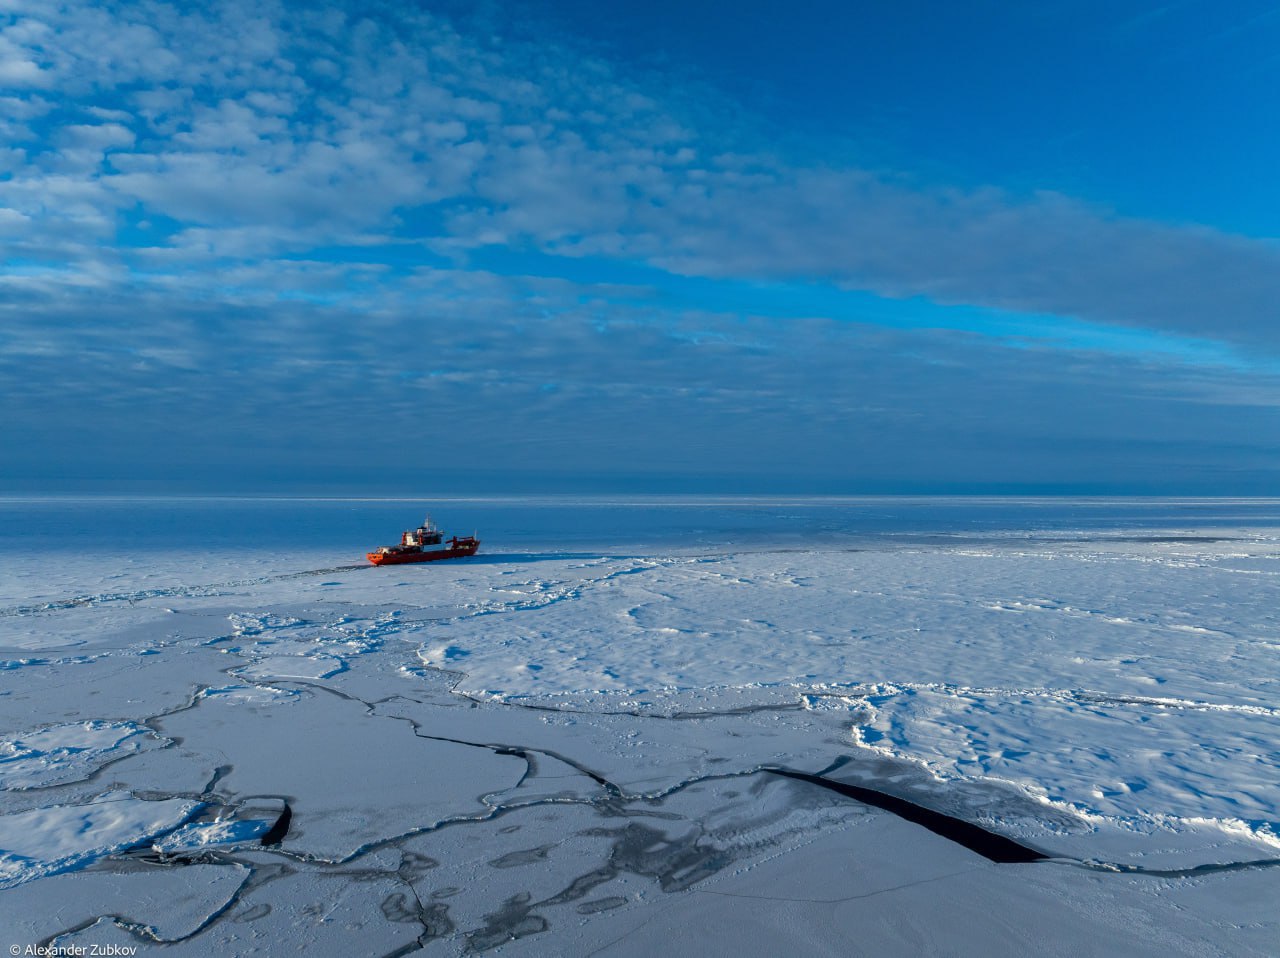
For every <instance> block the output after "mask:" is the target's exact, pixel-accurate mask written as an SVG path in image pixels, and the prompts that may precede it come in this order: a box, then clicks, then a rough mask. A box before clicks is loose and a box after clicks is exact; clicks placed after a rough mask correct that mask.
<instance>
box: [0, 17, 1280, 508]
mask: <svg viewBox="0 0 1280 958" xmlns="http://www.w3.org/2000/svg"><path fill="white" fill-rule="evenodd" d="M1277 102H1280V5H1276V4H1274V3H1255V2H1248V0H1244V2H1237V3H1232V4H1221V3H1209V2H1201V0H1179V2H1170V3H1125V2H1107V3H1103V2H1084V0H1080V2H1070V0H1068V2H1046V3H1036V4H1022V3H1008V2H1006V3H993V2H983V0H975V2H973V3H966V4H942V3H936V2H933V3H926V2H917V0H905V2H901V3H893V4H885V3H869V2H867V3H862V2H827V0H788V2H786V3H783V2H776V0H735V2H733V3H729V2H725V0H704V2H701V3H697V4H688V3H678V4H677V3H674V2H670V0H648V2H644V3H639V2H630V0H618V2H615V3H611V4H607V5H602V4H599V3H598V2H595V0H592V2H588V0H503V2H490V0H478V2H475V0H473V2H463V0H441V2H439V3H428V2H423V3H413V2H400V3H394V4H392V3H386V4H380V3H369V2H362V3H337V2H326V0H316V2H309V3H297V2H291V0H290V2H277V0H253V2H248V0H202V2H199V3H196V2H186V0H184V2H152V0H134V2H111V0H95V2H58V0H38V2H34V0H0V244H3V250H4V252H3V257H4V267H3V270H0V491H7V492H44V491H58V492H63V491H68V492H80V491H134V490H144V491H172V492H215V493H216V492H227V493H246V492H268V493H275V492H280V493H325V494H369V495H382V494H411V495H418V494H426V493H430V492H467V491H474V492H481V493H484V492H496V491H501V492H521V491H529V492H564V493H578V492H708V493H787V494H795V493H817V494H862V493H907V494H918V493H938V494H952V493H958V494H969V493H1010V494H1173V495H1184V494H1185V495H1274V494H1280V422H1278V420H1277V412H1278V411H1280V408H1278V407H1280V235H1278V234H1280V226H1278V225H1277V224H1280V177H1277V175H1276V171H1277V170H1280V113H1277V112H1276V110H1275V104H1276V103H1277Z"/></svg>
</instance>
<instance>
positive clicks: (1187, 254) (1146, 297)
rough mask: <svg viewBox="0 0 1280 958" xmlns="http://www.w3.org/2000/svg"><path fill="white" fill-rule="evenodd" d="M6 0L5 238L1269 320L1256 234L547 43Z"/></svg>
mask: <svg viewBox="0 0 1280 958" xmlns="http://www.w3.org/2000/svg"><path fill="white" fill-rule="evenodd" d="M18 9H19V10H25V11H27V12H28V13H29V14H30V16H29V17H27V18H26V19H23V20H19V21H18V24H17V26H14V27H10V28H9V29H8V30H7V31H6V33H5V34H4V38H3V41H2V42H3V44H7V47H0V53H5V51H6V50H7V51H8V52H7V53H5V56H7V57H8V59H5V60H4V61H3V62H15V63H17V62H24V63H25V62H32V63H34V62H35V60H36V59H37V58H38V59H39V61H40V63H41V64H42V65H43V69H44V70H45V72H46V73H47V74H48V77H49V78H50V79H51V80H54V81H56V87H55V88H54V89H56V90H57V96H56V97H55V96H53V94H52V93H47V94H44V99H43V100H36V99H34V98H23V97H10V98H8V99H7V100H4V101H0V108H3V109H5V110H7V112H8V113H9V115H10V116H11V117H13V118H14V120H15V121H17V123H18V125H14V126H11V127H10V128H8V131H7V132H9V133H10V135H11V138H12V139H13V142H14V145H15V147H18V148H20V149H22V150H23V151H24V152H23V153H10V154H9V156H8V159H9V162H10V164H11V169H12V172H13V176H12V179H11V180H9V181H7V182H0V203H3V204H5V205H7V206H9V207H11V208H13V209H15V210H18V211H20V212H21V213H22V215H25V216H27V217H29V218H30V229H29V231H28V234H29V235H28V236H27V237H26V240H25V246H24V250H25V252H26V254H27V255H35V253H36V252H37V251H38V250H39V249H41V248H45V249H49V250H54V249H57V251H58V255H59V256H62V257H65V256H66V255H67V253H68V250H69V247H68V246H67V245H66V243H67V241H68V238H69V237H71V236H72V235H74V234H75V232H76V231H80V233H81V239H82V242H81V244H80V246H79V255H81V256H83V257H85V258H86V259H88V260H91V261H92V260H96V259H98V258H101V257H102V256H104V255H116V254H119V253H121V252H128V251H127V250H124V251H121V250H117V249H115V248H114V243H115V238H114V237H115V231H114V230H113V229H112V228H111V226H112V224H118V223H119V222H120V217H121V216H122V215H123V211H125V210H130V211H135V212H134V213H131V215H143V216H146V217H152V218H165V217H167V218H170V219H172V220H174V221H177V223H178V224H179V228H178V229H177V230H176V231H174V232H173V233H172V235H171V237H170V238H169V239H168V240H163V239H157V240H155V241H154V242H153V241H150V240H147V241H139V243H138V245H143V246H147V247H148V248H150V249H151V252H150V253H149V254H148V256H149V257H150V260H151V262H153V263H154V262H159V261H160V258H159V256H158V254H157V252H156V250H155V249H154V248H155V247H157V246H159V245H162V244H163V243H164V242H170V243H172V244H173V246H174V254H173V255H172V256H171V257H170V258H169V259H170V262H171V263H173V264H174V266H173V268H174V269H178V270H185V271H190V270H195V269H198V268H200V261H199V257H200V256H202V255H203V256H205V257H206V258H207V262H206V263H205V268H207V269H217V270H219V271H224V270H226V269H227V268H230V267H232V266H234V265H235V264H234V262H226V261H228V260H229V261H234V260H237V259H239V258H246V257H264V256H266V257H270V256H274V255H279V254H282V253H291V254H295V255H301V256H305V255H307V254H308V252H309V251H310V250H312V249H314V248H316V247H323V246H327V245H333V244H337V243H345V244H362V245H370V244H376V243H377V242H380V241H381V242H390V241H391V240H392V239H393V238H395V239H397V240H399V239H403V238H404V237H405V235H406V234H409V235H412V236H413V237H415V238H417V239H420V240H422V241H423V242H424V243H430V244H431V245H432V247H433V248H434V249H436V250H441V251H449V252H451V253H454V254H457V253H458V252H459V251H465V250H468V249H475V248H478V247H483V246H491V245H504V244H505V245H514V246H523V247H533V248H537V249H542V250H544V251H548V252H552V253H555V254H558V255H563V256H600V257H617V258H621V259H624V260H628V261H632V260H642V261H647V262H649V263H652V264H655V265H657V266H660V267H662V268H665V269H669V270H673V271H676V272H682V273H687V274H692V275H701V276H710V277H734V278H747V279H761V280H767V279H787V280H801V281H812V282H818V283H833V284H838V285H844V286H848V287H854V288H861V289H868V290H871V291H875V292H878V293H880V294H883V295H887V296H895V297H910V296H927V297H930V298H933V299H935V300H937V301H940V302H943V303H954V304H975V305H981V306H993V307H999V308H1002V309H1006V310H1013V311H1027V312H1032V313H1057V314H1062V315H1069V316H1078V317H1082V318H1085V319H1091V320H1095V321H1104V322H1110V323H1115V324H1120V325H1128V326H1133V327H1141V328H1150V329H1156V330H1166V331H1169V330H1171V331H1177V332H1181V333H1190V334H1194V335H1201V336H1213V337H1220V338H1225V339H1229V340H1235V341H1238V342H1250V343H1255V344H1264V345H1266V346H1268V347H1270V348H1274V347H1275V346H1276V344H1277V342H1278V341H1280V324H1277V323H1276V322H1275V320H1276V318H1277V317H1276V315H1275V313H1276V307H1275V305H1274V304H1275V303H1277V302H1280V251H1278V250H1277V249H1276V247H1275V246H1274V245H1272V244H1267V243H1263V242H1259V241H1254V240H1249V239H1244V238H1240V237H1233V236H1228V235H1224V234H1221V233H1218V232H1215V231H1213V230H1209V229H1204V228H1196V227H1186V226H1170V225H1165V224H1159V223H1153V222H1143V221H1138V220H1132V219H1125V218H1122V217H1118V216H1116V215H1114V214H1112V213H1111V212H1109V211H1107V210H1106V209H1102V208H1097V207H1094V206H1090V205H1088V204H1085V203H1081V202H1079V201H1075V200H1072V199H1071V198H1069V197H1064V196H1059V195H1054V194H1039V195H1030V196H1016V195H1011V194H1009V193H1006V192H1003V191H1001V190H998V189H994V188H989V189H980V190H956V189H950V188H947V187H946V186H945V185H942V186H939V185H929V184H921V183H917V182H913V181H911V180H909V179H907V178H904V177H894V176H888V175H883V174H877V173H872V172H869V171H865V170H860V169H856V168H841V167H830V166H824V165H822V164H821V163H816V162H813V161H811V160H804V161H800V160H797V159H796V158H794V157H780V156H776V155H773V154H771V153H770V152H769V151H767V150H764V149H757V150H755V151H753V150H752V149H751V144H750V143H749V142H746V141H745V140H744V138H743V137H741V136H739V135H738V134H736V133H732V132H730V131H729V130H727V129H726V128H722V127H720V126H717V125H716V123H715V121H714V120H713V119H710V118H709V111H708V112H703V111H700V110H699V107H698V105H697V103H696V102H694V101H693V99H692V98H681V97H680V95H679V94H677V93H674V92H672V91H666V92H663V93H657V92H654V91H649V90H641V89H637V88H635V86H634V85H633V84H628V83H626V82H624V81H622V80H621V79H619V77H618V76H617V75H615V73H614V72H613V71H612V70H611V68H610V67H609V66H608V65H607V64H605V63H603V62H601V61H599V60H593V59H591V58H589V57H582V56H579V55H577V54H574V53H572V52H571V51H568V50H566V49H561V48H556V47H553V46H543V47H532V46H529V45H528V44H527V43H523V44H522V43H519V42H511V43H505V44H501V45H498V44H493V43H490V42H489V41H488V40H486V39H484V38H469V37H464V36H461V35H459V34H458V33H457V32H456V30H455V29H454V28H453V27H452V26H451V25H450V24H449V23H448V22H446V21H445V20H443V19H441V18H439V17H434V16H432V15H430V14H427V13H422V12H413V11H409V10H401V11H399V12H396V13H387V12H385V11H384V12H383V13H382V14H380V17H381V19H373V18H370V17H363V16H362V15H361V14H360V12H359V10H358V8H351V9H347V8H341V7H330V8H325V9H314V8H312V7H310V6H307V5H303V4H294V3H281V2H275V0H267V2H261V3H260V2H250V0H223V2H217V3H210V4H202V5H196V6H191V5H181V4H174V3H168V2H162V0H146V2H139V3H125V2H109V3H94V4H88V3H70V4H67V5H65V6H60V7H53V6H49V5H45V4H36V3H28V4H19V5H18ZM37 47H38V50H37ZM37 54H38V57H37ZM51 103H52V104H55V105H56V109H57V110H58V111H59V112H64V113H68V114H74V116H75V122H71V123H64V125H62V126H61V128H60V132H58V133H53V134H50V133H49V132H48V130H47V128H46V127H45V126H40V127H36V126H34V125H33V124H34V123H35V121H37V120H40V118H41V116H42V114H45V113H47V112H48V111H49V110H50V109H54V108H55V106H51V105H50V104H51ZM77 111H78V112H77ZM85 116H91V117H94V118H96V119H97V120H99V121H100V122H98V123H94V124H89V123H84V122H79V121H80V120H82V119H83V118H84V117H85ZM41 122H42V123H45V124H47V123H50V122H52V121H51V120H48V119H45V120H41ZM22 123H26V124H27V126H26V127H25V128H24V127H23V126H21V124H22ZM108 150H109V151H111V152H109V153H108V154H107V159H106V161H105V163H103V162H102V156H101V154H102V153H103V151H108ZM24 159H25V163H23V160H24ZM15 166H16V168H14V167H15ZM139 206H140V208H141V209H140V211H137V208H138V207H139ZM178 264H181V265H180V266H179V265H178ZM175 275H181V274H175ZM175 288H177V284H175Z"/></svg>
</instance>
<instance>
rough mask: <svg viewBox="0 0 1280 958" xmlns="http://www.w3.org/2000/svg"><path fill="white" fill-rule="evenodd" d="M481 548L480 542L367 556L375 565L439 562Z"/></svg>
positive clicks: (467, 554) (466, 554)
mask: <svg viewBox="0 0 1280 958" xmlns="http://www.w3.org/2000/svg"><path fill="white" fill-rule="evenodd" d="M479 548H480V543H479V542H469V543H467V544H466V545H460V546H455V547H452V548H448V549H433V550H431V551H430V552H366V553H365V558H366V559H368V560H369V561H370V562H372V563H373V564H374V565H407V564H409V563H411V562H439V561H440V560H441V559H461V558H464V557H465V556H473V555H475V554H476V550H477V549H479Z"/></svg>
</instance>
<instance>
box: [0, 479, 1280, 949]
mask: <svg viewBox="0 0 1280 958" xmlns="http://www.w3.org/2000/svg"><path fill="white" fill-rule="evenodd" d="M427 512H430V513H431V514H432V516H433V517H434V518H435V519H436V520H437V521H438V523H439V524H440V525H441V526H442V527H444V528H445V529H446V530H448V531H449V532H451V533H453V532H456V533H459V534H469V533H471V532H472V531H478V532H479V534H480V537H481V539H482V540H483V543H484V544H483V546H482V549H481V553H480V555H478V556H476V557H474V558H471V559H464V560H458V561H454V562H448V563H431V564H426V565H417V566H399V567H389V568H374V567H372V566H369V565H368V564H367V563H365V562H364V560H363V553H364V552H365V551H366V550H368V549H369V548H372V547H373V546H376V545H379V544H385V543H390V542H394V541H396V540H397V539H398V536H399V533H400V530H402V529H404V528H411V527H412V526H414V525H416V524H418V522H420V521H421V519H422V518H423V515H424V514H425V513H427ZM1278 584H1280V500H1256V499H1255V500H1241V499H1232V500H1228V499H1213V500H1207V499H972V498H956V499H939V498H931V499H908V498H879V497H877V498H862V499H830V498H826V499H785V498H761V499H744V498H712V497H700V498H699V497H695V498H671V497H658V498H636V497H621V498H565V497H560V498H556V497H541V498H523V497H490V498H483V499H476V498H438V499H433V500H430V501H425V500H407V499H401V500H386V499H382V500H373V499H370V500H350V499H244V498H238V499H233V498H223V499H215V498H172V499H164V498H150V499H137V498H95V499H72V498H33V497H14V498H7V499H0V949H3V948H4V946H5V945H9V946H14V945H16V946H19V947H20V949H22V948H25V947H26V946H27V945H38V944H44V945H57V946H61V947H64V948H70V947H72V946H82V947H85V948H88V947H90V946H93V945H99V946H103V945H117V946H127V947H129V948H136V949H137V953H144V952H152V951H154V952H157V953H158V952H159V951H161V950H163V951H164V952H165V953H166V955H188V954H189V955H248V954H263V955H274V954H284V953H293V952H295V951H298V950H300V949H303V948H307V947H314V948H318V949H320V950H319V951H318V952H317V953H318V954H333V955H338V954H342V955H348V954H369V955H403V954H409V953H411V952H415V951H419V950H421V951H423V952H425V953H427V954H439V955H461V954H471V953H479V952H490V951H492V952H493V953H495V954H504V955H595V954H600V955H619V956H623V955H626V956H630V955H648V954H652V953H654V952H655V951H657V950H659V949H661V950H665V951H668V952H670V951H674V952H675V953H676V954H694V953H697V954H705V955H719V954H723V955H735V956H741V955H743V954H749V955H755V954H760V955H773V954H778V953H780V952H784V951H785V952H788V953H795V954H803V955H808V954H830V955H850V954H876V955H965V956H968V955H975V956H976V955H983V956H987V955H1022V954H1026V953H1028V952H1029V951H1032V950H1034V951H1037V952H1039V953H1042V954H1051V955H1054V954H1061V955H1072V956H1078V955H1112V954H1135V955H1147V954H1149V955H1161V956H1168V955H1275V954H1277V953H1280V921H1278V920H1277V917H1276V916H1277V914H1278V912H1277V909H1276V908H1275V904H1274V903H1275V902H1276V901H1277V900H1280V869H1277V868H1276V867H1274V866H1275V865H1277V864H1280V733H1278V732H1277V728H1278V727H1280V611H1278V609H1280V604H1278V603H1277V585H1278ZM1002 843H1003V844H1002ZM1001 849H1003V851H1002V850H1001ZM1009 849H1013V852H1012V854H1011V855H1010V854H1009V853H1008V850H1009ZM4 936H7V939H6V938H5V937H4Z"/></svg>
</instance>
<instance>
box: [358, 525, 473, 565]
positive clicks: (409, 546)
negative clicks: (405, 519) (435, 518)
mask: <svg viewBox="0 0 1280 958" xmlns="http://www.w3.org/2000/svg"><path fill="white" fill-rule="evenodd" d="M479 548H480V540H479V539H477V538H476V537H475V536H454V537H453V538H452V539H448V540H446V539H445V537H444V533H443V532H441V531H440V530H439V529H437V528H436V527H435V526H433V525H432V524H431V517H430V516H427V521H426V522H424V523H423V524H422V525H420V526H418V528H416V529H411V530H408V531H406V532H404V533H403V534H402V535H401V536H400V544H399V545H398V546H379V547H378V548H377V549H376V550H374V551H373V552H366V553H365V557H366V558H367V559H368V560H369V561H370V562H372V563H373V564H374V565H399V564H401V563H403V562H434V561H436V560H437V559H460V558H462V557H463V556H473V555H475V554H476V550H477V549H479Z"/></svg>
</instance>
